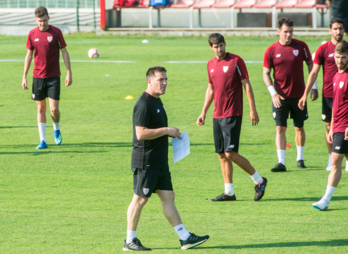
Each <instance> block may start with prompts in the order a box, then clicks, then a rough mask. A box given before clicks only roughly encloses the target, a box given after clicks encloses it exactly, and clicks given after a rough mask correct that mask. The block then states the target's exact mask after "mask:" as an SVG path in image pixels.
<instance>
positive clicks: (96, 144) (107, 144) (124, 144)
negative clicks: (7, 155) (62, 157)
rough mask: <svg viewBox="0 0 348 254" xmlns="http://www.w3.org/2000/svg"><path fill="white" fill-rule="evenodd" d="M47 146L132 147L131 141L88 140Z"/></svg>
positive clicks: (16, 146)
mask: <svg viewBox="0 0 348 254" xmlns="http://www.w3.org/2000/svg"><path fill="white" fill-rule="evenodd" d="M36 146H37V144H22V145H0V148H11V147H13V148H18V147H33V148H35V147H36ZM48 146H49V148H51V146H52V147H55V148H64V147H73V146H74V147H133V145H132V143H131V142H115V143H113V142H88V143H64V142H63V144H62V145H60V146H56V145H54V144H48Z"/></svg>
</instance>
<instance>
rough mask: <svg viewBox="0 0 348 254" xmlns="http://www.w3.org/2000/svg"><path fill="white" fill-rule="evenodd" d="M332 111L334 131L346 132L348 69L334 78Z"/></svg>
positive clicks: (347, 118)
mask: <svg viewBox="0 0 348 254" xmlns="http://www.w3.org/2000/svg"><path fill="white" fill-rule="evenodd" d="M332 113H333V114H332V115H333V128H332V132H344V131H345V130H346V129H347V128H348V69H346V70H345V71H344V72H343V73H339V72H337V73H336V74H335V76H334V78H333V103H332Z"/></svg>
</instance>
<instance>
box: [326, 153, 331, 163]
mask: <svg viewBox="0 0 348 254" xmlns="http://www.w3.org/2000/svg"><path fill="white" fill-rule="evenodd" d="M327 164H328V165H330V166H331V153H329V161H328V162H327Z"/></svg>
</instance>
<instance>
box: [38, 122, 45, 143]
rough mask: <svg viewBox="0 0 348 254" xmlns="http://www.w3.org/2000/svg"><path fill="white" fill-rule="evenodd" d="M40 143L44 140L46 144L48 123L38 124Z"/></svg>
mask: <svg viewBox="0 0 348 254" xmlns="http://www.w3.org/2000/svg"><path fill="white" fill-rule="evenodd" d="M38 126H39V135H40V142H41V141H42V140H43V141H45V142H46V123H38Z"/></svg>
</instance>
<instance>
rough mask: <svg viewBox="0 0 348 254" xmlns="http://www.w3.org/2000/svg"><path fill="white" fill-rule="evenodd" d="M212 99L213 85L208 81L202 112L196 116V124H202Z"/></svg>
mask: <svg viewBox="0 0 348 254" xmlns="http://www.w3.org/2000/svg"><path fill="white" fill-rule="evenodd" d="M213 99H214V90H213V85H212V84H210V83H209V84H208V88H207V91H206V92H205V100H204V105H203V109H202V113H201V114H200V116H199V117H198V119H197V122H196V124H197V125H198V126H202V125H203V124H204V122H205V116H206V114H207V112H208V109H209V107H210V105H211V103H212V102H213Z"/></svg>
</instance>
